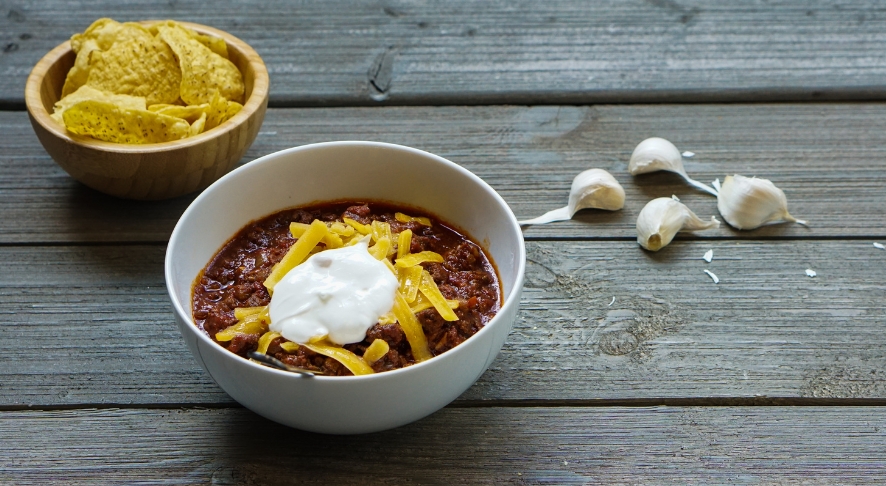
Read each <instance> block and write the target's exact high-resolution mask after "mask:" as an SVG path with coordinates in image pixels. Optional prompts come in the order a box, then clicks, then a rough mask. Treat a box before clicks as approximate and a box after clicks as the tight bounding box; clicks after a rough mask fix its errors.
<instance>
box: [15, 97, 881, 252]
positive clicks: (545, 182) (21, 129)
mask: <svg viewBox="0 0 886 486" xmlns="http://www.w3.org/2000/svg"><path fill="white" fill-rule="evenodd" d="M0 130H2V131H3V133H4V134H5V140H6V142H5V145H4V149H5V150H4V151H3V153H2V154H0V174H2V176H0V208H2V210H3V215H4V217H3V218H0V243H37V242H84V241H143V242H147V241H155V242H161V241H166V240H167V238H168V236H169V233H170V232H171V231H172V228H173V226H174V225H175V222H176V220H177V219H178V217H179V215H181V213H182V212H183V211H184V209H185V207H187V205H188V203H189V202H190V201H191V200H192V199H193V196H185V197H183V198H179V199H176V200H173V201H165V202H132V201H120V200H117V199H114V198H111V197H107V196H104V195H101V194H98V193H96V192H94V191H92V190H90V189H87V188H85V187H83V186H82V185H80V184H78V183H76V182H75V181H73V180H71V179H70V178H69V177H68V176H67V175H66V174H65V173H64V172H63V171H62V170H61V169H59V168H58V167H56V166H55V164H54V163H53V162H52V160H51V159H50V158H49V156H48V155H47V154H46V152H45V151H44V150H43V148H42V147H41V146H40V144H39V142H38V141H37V138H36V136H35V135H34V134H33V131H32V129H31V127H30V124H29V123H28V120H27V116H26V115H25V114H24V113H9V112H0ZM654 135H657V136H663V137H666V138H669V139H670V140H672V141H674V142H675V143H676V144H677V147H678V148H680V149H681V150H691V151H693V152H695V153H696V154H697V155H695V157H693V158H691V159H687V160H686V163H685V165H686V168H687V171H688V172H689V173H690V175H692V176H693V177H695V178H696V179H698V180H701V181H711V180H713V179H714V178H716V177H719V178H722V177H723V176H725V175H726V174H730V173H741V174H744V175H747V176H752V175H754V176H760V177H766V178H770V179H772V180H773V181H775V182H776V184H778V185H779V186H780V187H781V188H782V189H784V191H785V193H786V194H787V196H788V201H789V207H790V210H791V212H792V213H793V214H794V215H795V216H797V217H800V218H804V219H808V220H809V221H810V223H811V226H812V228H811V229H809V228H803V227H800V226H797V225H776V226H769V227H765V228H760V229H758V230H755V231H752V232H738V231H735V230H731V229H729V228H727V227H725V226H724V227H723V228H721V229H719V230H715V231H706V232H700V233H699V234H698V235H697V237H698V238H766V237H787V238H817V237H859V236H863V237H879V238H886V212H883V211H878V210H877V208H882V207H884V206H886V174H884V172H883V171H882V170H877V168H878V167H881V166H882V163H881V162H879V161H883V160H886V106H884V105H877V104H815V105H790V104H779V105H655V106H595V107H587V106H579V107H574V106H539V107H531V108H527V107H442V108H433V107H394V108H349V109H345V108H341V109H279V110H269V111H268V116H267V119H266V121H265V124H264V126H263V128H262V131H261V132H260V133H259V136H258V138H257V140H256V141H255V144H254V145H253V146H252V148H251V149H250V150H249V152H248V154H247V156H246V157H244V161H249V160H253V159H254V158H257V157H259V156H262V155H265V154H268V153H271V152H275V151H277V150H282V149H285V148H288V147H292V146H296V145H302V144H306V143H312V142H321V141H328V140H355V139H363V140H378V141H385V142H392V143H399V144H404V145H410V146H414V147H418V148H421V149H424V150H428V151H430V152H434V153H437V154H440V155H442V156H444V157H447V158H449V159H451V160H453V161H455V162H457V163H459V164H462V165H464V166H465V167H467V168H468V169H470V170H472V171H474V172H475V173H477V174H478V175H480V176H481V177H483V178H484V179H485V180H486V181H487V182H489V183H490V184H491V185H492V186H493V187H494V188H495V189H496V190H498V191H499V192H500V193H501V194H502V196H503V197H504V198H505V200H506V201H507V202H508V204H510V205H511V207H512V208H513V210H514V212H515V213H516V214H517V216H518V217H519V218H529V217H534V216H537V215H539V214H542V213H544V212H545V211H547V210H549V209H554V208H556V207H560V206H563V205H565V204H566V199H567V194H568V191H569V185H570V183H571V180H572V177H574V176H575V174H577V173H578V172H580V171H582V170H585V169H587V168H591V167H600V168H604V169H607V170H609V171H610V172H611V173H612V174H613V175H614V176H615V177H616V179H618V180H619V181H620V182H621V184H622V185H623V186H624V188H625V191H626V193H627V204H626V207H625V208H624V209H623V210H621V211H618V212H606V211H599V210H585V211H583V212H581V213H579V215H578V216H577V219H576V220H575V221H571V222H563V223H557V224H554V225H545V226H534V227H531V228H529V229H528V230H527V231H526V235H527V237H572V238H599V237H620V238H634V237H635V236H636V232H635V221H636V217H637V214H638V213H639V212H640V209H642V207H643V205H645V204H646V202H647V201H649V200H650V199H652V198H654V197H660V196H670V195H671V194H676V195H678V196H679V197H680V198H681V199H682V200H683V202H685V203H686V204H687V205H688V206H689V207H690V208H692V209H693V210H695V211H696V212H697V213H698V214H699V215H700V216H702V217H708V216H710V215H712V214H717V209H716V206H717V205H716V200H715V199H714V198H712V197H710V196H708V195H707V194H704V193H701V192H699V191H696V190H693V189H691V188H689V187H688V186H687V185H685V184H683V183H682V179H680V178H679V176H677V175H674V174H670V173H658V174H647V175H644V176H641V177H637V178H632V177H631V176H630V175H629V174H628V173H627V161H628V159H629V158H630V154H631V152H632V150H633V148H634V146H636V144H637V143H639V142H640V141H641V140H643V139H644V138H646V137H649V136H654ZM686 237H687V238H692V236H686Z"/></svg>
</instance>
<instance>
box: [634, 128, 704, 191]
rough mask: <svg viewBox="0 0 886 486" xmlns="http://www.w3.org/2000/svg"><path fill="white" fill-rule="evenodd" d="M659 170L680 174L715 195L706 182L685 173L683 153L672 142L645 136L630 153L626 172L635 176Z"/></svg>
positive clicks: (699, 187) (692, 184) (697, 186)
mask: <svg viewBox="0 0 886 486" xmlns="http://www.w3.org/2000/svg"><path fill="white" fill-rule="evenodd" d="M693 155H694V154H693ZM660 170H666V171H668V172H675V173H677V174H680V175H681V176H683V179H685V180H686V182H688V183H689V184H690V185H691V186H693V187H695V188H697V189H701V190H702V191H705V192H707V193H708V194H712V195H714V196H716V195H717V191H715V190H714V189H712V188H711V187H709V186H708V185H707V184H704V183H702V182H698V181H696V180H694V179H692V178H690V177H689V175H688V174H686V169H684V168H683V154H681V153H680V151H679V150H677V147H676V146H674V144H672V143H671V142H670V141H668V140H665V139H663V138H659V137H652V138H647V139H646V140H643V141H642V142H640V144H639V145H637V147H636V148H635V149H634V152H633V153H632V154H631V160H630V162H628V172H630V173H631V175H633V176H636V175H640V174H646V173H648V172H657V171H660Z"/></svg>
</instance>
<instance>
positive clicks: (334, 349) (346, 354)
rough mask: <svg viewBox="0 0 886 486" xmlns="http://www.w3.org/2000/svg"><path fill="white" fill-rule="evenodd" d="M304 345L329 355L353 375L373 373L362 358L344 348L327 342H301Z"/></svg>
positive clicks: (316, 351)
mask: <svg viewBox="0 0 886 486" xmlns="http://www.w3.org/2000/svg"><path fill="white" fill-rule="evenodd" d="M303 346H304V347H306V348H308V349H310V350H311V351H313V352H315V353H318V354H322V355H323V356H329V357H330V358H332V359H334V360H336V361H338V362H339V363H341V364H342V365H344V367H345V368H347V369H349V370H351V373H353V374H354V375H371V374H373V373H375V371H373V369H372V368H370V367H369V365H368V364H366V362H365V361H363V358H361V357H359V356H357V355H356V354H354V353H352V352H350V351H348V350H347V349H345V348H340V347H338V346H332V345H329V344H325V343H324V344H320V343H310V344H303Z"/></svg>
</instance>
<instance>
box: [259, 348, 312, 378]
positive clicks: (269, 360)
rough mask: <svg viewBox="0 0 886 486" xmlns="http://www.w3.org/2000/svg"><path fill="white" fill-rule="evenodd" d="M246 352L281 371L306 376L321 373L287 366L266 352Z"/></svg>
mask: <svg viewBox="0 0 886 486" xmlns="http://www.w3.org/2000/svg"><path fill="white" fill-rule="evenodd" d="M248 354H249V357H250V358H251V359H254V360H256V361H258V362H259V363H262V364H264V365H267V366H270V367H272V368H277V369H280V370H283V371H291V372H293V373H298V374H301V375H306V376H314V375H322V374H323V373H321V372H319V371H311V370H306V369H303V368H296V367H295V366H289V365H288V364H286V363H284V362H282V361H280V360H279V359H277V358H275V357H273V356H268V355H267V354H264V353H259V352H257V351H250V352H249V353H248Z"/></svg>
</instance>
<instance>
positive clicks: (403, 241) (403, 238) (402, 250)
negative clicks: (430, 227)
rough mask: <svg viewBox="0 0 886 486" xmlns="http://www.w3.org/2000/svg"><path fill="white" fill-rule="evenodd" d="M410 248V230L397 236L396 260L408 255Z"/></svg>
mask: <svg viewBox="0 0 886 486" xmlns="http://www.w3.org/2000/svg"><path fill="white" fill-rule="evenodd" d="M411 246H412V230H404V231H402V232H400V234H399V235H397V258H403V257H405V256H406V255H408V254H409V248H410V247H411Z"/></svg>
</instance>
